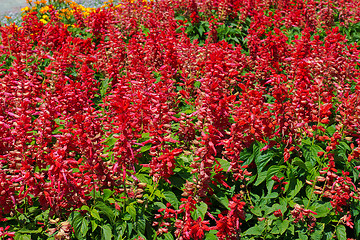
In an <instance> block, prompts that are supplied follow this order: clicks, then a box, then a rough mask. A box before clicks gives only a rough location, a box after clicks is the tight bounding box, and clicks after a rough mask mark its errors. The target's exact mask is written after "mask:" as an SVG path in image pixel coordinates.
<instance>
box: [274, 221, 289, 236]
mask: <svg viewBox="0 0 360 240" xmlns="http://www.w3.org/2000/svg"><path fill="white" fill-rule="evenodd" d="M289 223H290V221H289V220H284V221H282V220H281V219H278V220H276V221H275V223H274V226H273V228H272V229H271V233H272V234H280V235H282V234H284V232H285V231H286V229H287V228H288V227H289Z"/></svg>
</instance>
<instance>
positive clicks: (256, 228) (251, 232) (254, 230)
mask: <svg viewBox="0 0 360 240" xmlns="http://www.w3.org/2000/svg"><path fill="white" fill-rule="evenodd" d="M263 230H264V228H263V227H261V226H259V225H256V226H254V227H251V228H249V229H248V230H246V231H245V232H244V235H245V236H246V235H256V236H259V235H261V233H262V231H263Z"/></svg>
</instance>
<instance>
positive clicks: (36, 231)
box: [18, 227, 43, 233]
mask: <svg viewBox="0 0 360 240" xmlns="http://www.w3.org/2000/svg"><path fill="white" fill-rule="evenodd" d="M42 231H43V229H42V228H41V227H39V228H38V229H36V230H30V229H26V228H22V229H20V230H19V231H18V232H19V233H41V232H42Z"/></svg>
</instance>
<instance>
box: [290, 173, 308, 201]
mask: <svg viewBox="0 0 360 240" xmlns="http://www.w3.org/2000/svg"><path fill="white" fill-rule="evenodd" d="M303 186H304V183H303V182H302V181H301V180H299V179H297V178H293V179H290V184H289V188H288V192H289V197H290V198H294V197H295V196H296V195H297V194H298V193H299V192H300V190H301V188H302V187H303Z"/></svg>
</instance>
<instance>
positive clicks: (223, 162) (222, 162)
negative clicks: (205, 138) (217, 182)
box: [216, 158, 230, 172]
mask: <svg viewBox="0 0 360 240" xmlns="http://www.w3.org/2000/svg"><path fill="white" fill-rule="evenodd" d="M216 160H217V161H218V162H219V164H220V166H221V168H222V169H224V171H225V172H226V171H227V170H229V168H230V162H228V161H226V160H225V159H221V158H216Z"/></svg>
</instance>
